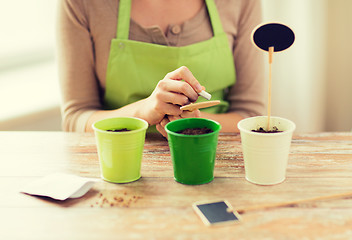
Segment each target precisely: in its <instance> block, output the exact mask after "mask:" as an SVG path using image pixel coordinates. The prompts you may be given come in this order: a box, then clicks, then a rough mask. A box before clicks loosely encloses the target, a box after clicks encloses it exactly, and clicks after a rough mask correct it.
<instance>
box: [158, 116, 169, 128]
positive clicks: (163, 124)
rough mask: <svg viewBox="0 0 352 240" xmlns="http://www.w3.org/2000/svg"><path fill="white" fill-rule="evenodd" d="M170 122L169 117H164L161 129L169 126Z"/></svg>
mask: <svg viewBox="0 0 352 240" xmlns="http://www.w3.org/2000/svg"><path fill="white" fill-rule="evenodd" d="M169 122H170V120H169V119H168V118H167V117H164V118H163V120H161V122H160V123H159V124H160V126H161V127H163V128H165V126H166V124H168V123H169Z"/></svg>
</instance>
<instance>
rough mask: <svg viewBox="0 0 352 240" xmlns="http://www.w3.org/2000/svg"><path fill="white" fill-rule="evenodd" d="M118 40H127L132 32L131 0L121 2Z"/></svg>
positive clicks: (121, 0)
mask: <svg viewBox="0 0 352 240" xmlns="http://www.w3.org/2000/svg"><path fill="white" fill-rule="evenodd" d="M118 14H119V15H118V18H117V29H116V38H117V39H124V40H127V39H128V36H129V32H130V15H131V0H120V1H119V13H118Z"/></svg>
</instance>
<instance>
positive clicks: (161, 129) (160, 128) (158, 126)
mask: <svg viewBox="0 0 352 240" xmlns="http://www.w3.org/2000/svg"><path fill="white" fill-rule="evenodd" d="M155 126H156V130H158V132H159V133H160V134H161V135H163V137H165V138H166V139H167V133H166V131H165V128H163V127H162V126H161V125H160V124H156V125H155Z"/></svg>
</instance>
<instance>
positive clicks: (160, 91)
mask: <svg viewBox="0 0 352 240" xmlns="http://www.w3.org/2000/svg"><path fill="white" fill-rule="evenodd" d="M180 80H184V81H180ZM203 89H204V87H202V86H201V85H200V83H199V82H198V81H197V79H196V78H195V77H194V76H193V74H192V72H191V71H190V70H189V69H188V68H187V67H184V66H183V67H180V68H178V69H176V70H175V71H173V72H170V73H168V74H166V76H165V77H164V79H163V80H161V81H159V83H158V85H157V86H156V88H155V89H154V91H153V93H152V94H151V95H150V96H149V97H148V98H146V99H145V100H144V101H143V109H142V110H141V112H142V113H141V116H142V117H143V119H145V120H146V121H148V123H149V124H150V125H155V124H157V125H160V126H162V129H163V128H164V126H165V124H164V123H165V122H166V121H170V119H169V118H168V117H165V116H166V115H167V116H173V117H170V118H171V119H172V120H175V119H177V118H180V116H182V114H184V112H183V111H182V110H180V106H183V105H186V104H189V103H191V102H195V101H196V100H197V99H198V92H200V91H202V90H203ZM165 119H168V120H165ZM162 122H163V124H162V125H161V123H162ZM160 126H159V127H158V128H160ZM160 129H161V128H160ZM163 135H164V134H163Z"/></svg>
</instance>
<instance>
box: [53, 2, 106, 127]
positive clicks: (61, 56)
mask: <svg viewBox="0 0 352 240" xmlns="http://www.w3.org/2000/svg"><path fill="white" fill-rule="evenodd" d="M85 15H86V13H85V9H84V1H80V0H76V1H75V0H60V1H59V6H58V19H57V47H58V49H57V60H58V68H59V80H60V87H61V96H62V104H61V112H62V127H63V130H65V131H77V132H84V131H85V126H86V122H87V120H88V119H89V117H90V115H91V114H92V113H93V112H94V111H96V110H98V109H101V102H100V97H99V94H100V93H99V87H98V84H99V83H98V80H97V79H96V74H95V69H94V61H95V60H94V50H93V43H92V40H91V34H90V31H89V25H88V21H87V18H86V16H85Z"/></svg>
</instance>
